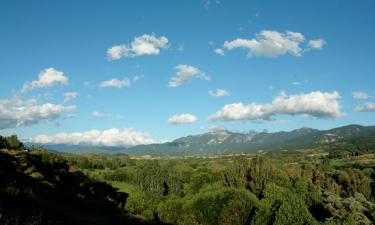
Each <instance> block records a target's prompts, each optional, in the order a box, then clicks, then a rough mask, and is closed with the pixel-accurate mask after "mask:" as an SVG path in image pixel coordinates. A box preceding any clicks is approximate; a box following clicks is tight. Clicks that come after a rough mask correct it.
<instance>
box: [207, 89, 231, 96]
mask: <svg viewBox="0 0 375 225" xmlns="http://www.w3.org/2000/svg"><path fill="white" fill-rule="evenodd" d="M208 93H209V94H210V95H211V96H214V97H225V96H230V93H229V91H227V90H225V89H216V90H215V91H209V92H208Z"/></svg>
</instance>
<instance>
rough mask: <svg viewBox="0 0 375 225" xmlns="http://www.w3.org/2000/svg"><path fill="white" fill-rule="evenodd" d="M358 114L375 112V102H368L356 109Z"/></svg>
mask: <svg viewBox="0 0 375 225" xmlns="http://www.w3.org/2000/svg"><path fill="white" fill-rule="evenodd" d="M355 111H358V112H375V102H366V103H364V104H362V105H359V106H357V107H355Z"/></svg>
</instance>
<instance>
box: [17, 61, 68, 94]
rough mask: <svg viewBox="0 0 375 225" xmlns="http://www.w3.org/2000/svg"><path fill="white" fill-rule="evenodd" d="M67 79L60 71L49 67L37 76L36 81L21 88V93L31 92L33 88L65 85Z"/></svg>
mask: <svg viewBox="0 0 375 225" xmlns="http://www.w3.org/2000/svg"><path fill="white" fill-rule="evenodd" d="M68 81H69V78H68V77H67V76H66V75H65V74H64V73H63V72H61V71H58V70H55V69H54V68H52V67H50V68H47V69H44V70H42V71H41V72H40V73H39V75H38V80H33V81H31V82H27V83H25V84H24V85H23V87H22V92H27V91H31V90H33V89H35V88H44V87H52V86H55V85H58V84H62V85H67V84H68Z"/></svg>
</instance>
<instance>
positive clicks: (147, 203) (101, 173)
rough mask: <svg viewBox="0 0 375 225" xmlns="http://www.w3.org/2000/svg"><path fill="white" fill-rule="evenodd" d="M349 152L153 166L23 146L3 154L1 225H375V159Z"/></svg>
mask: <svg viewBox="0 0 375 225" xmlns="http://www.w3.org/2000/svg"><path fill="white" fill-rule="evenodd" d="M1 140H4V138H3V139H1ZM17 140H18V139H17ZM13 143H16V142H13ZM344 143H347V142H346V141H345V142H344V141H343V142H340V143H337V144H336V145H332V146H329V147H327V148H323V149H310V150H297V151H274V152H267V153H265V152H259V153H256V154H252V155H251V154H246V155H228V156H225V155H221V156H212V157H188V158H149V159H147V160H146V159H139V158H131V157H129V156H128V155H125V154H114V155H108V154H82V155H79V154H60V153H51V152H48V151H46V150H43V149H35V148H33V149H31V150H30V151H29V152H26V151H20V150H21V149H23V148H19V147H16V146H20V145H17V144H14V145H12V146H13V148H14V149H18V150H17V151H16V150H9V148H3V149H4V150H1V151H0V180H1V183H0V224H16V225H17V224H36V225H38V224H134V223H139V222H140V221H139V219H141V220H142V221H143V222H144V223H146V222H149V223H154V224H155V223H156V224H176V225H195V224H196V225H198V224H199V225H271V224H276V225H281V224H301V225H302V224H317V225H318V224H326V225H328V224H330V225H331V224H361V225H362V224H363V225H367V224H374V223H375V151H374V149H373V147H371V146H372V145H371V144H369V145H366V146H367V147H366V148H360V149H359V148H358V146H359V145H350V146H347V145H345V144H344ZM340 145H343V148H342V149H343V151H342V152H340V151H339V148H340ZM345 146H346V147H345ZM353 146H357V147H353ZM360 146H364V144H363V143H362V144H361V145H360ZM6 149H7V150H6ZM337 152H339V153H341V154H337ZM111 185H112V186H113V187H116V188H118V189H119V191H116V189H114V188H113V187H111ZM30 209H32V210H30ZM133 216H136V218H138V219H137V220H135V219H134V218H135V217H133ZM132 218H133V219H132ZM30 221H32V222H33V223H31V222H30Z"/></svg>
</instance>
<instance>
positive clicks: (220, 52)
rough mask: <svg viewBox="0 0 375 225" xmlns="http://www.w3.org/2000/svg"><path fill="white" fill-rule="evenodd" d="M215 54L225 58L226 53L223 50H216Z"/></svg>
mask: <svg viewBox="0 0 375 225" xmlns="http://www.w3.org/2000/svg"><path fill="white" fill-rule="evenodd" d="M214 52H215V53H216V54H218V55H221V56H224V55H225V54H224V51H223V49H221V48H217V49H214Z"/></svg>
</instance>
